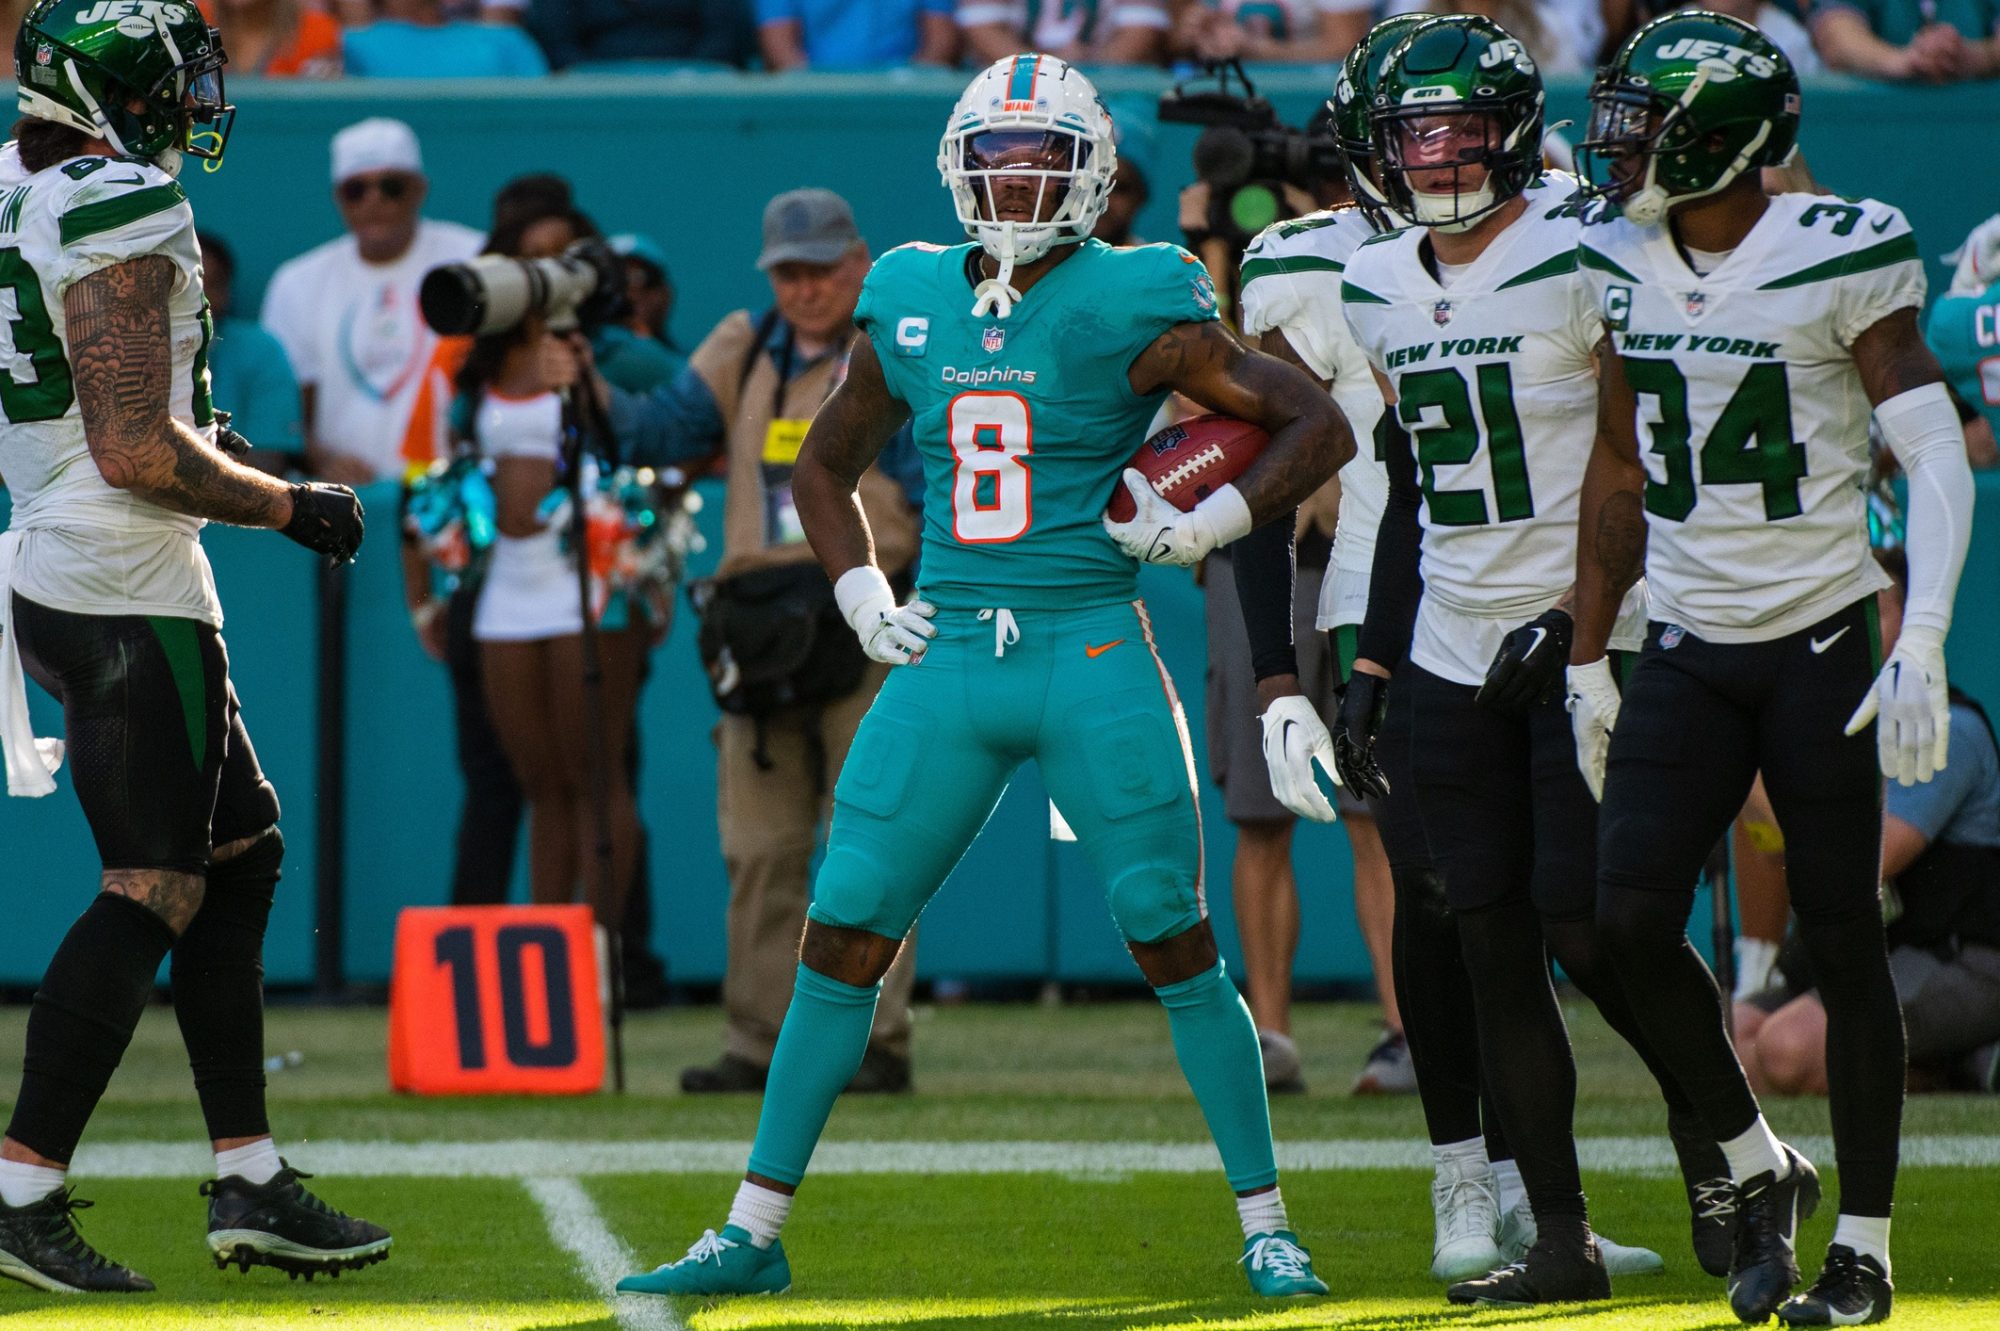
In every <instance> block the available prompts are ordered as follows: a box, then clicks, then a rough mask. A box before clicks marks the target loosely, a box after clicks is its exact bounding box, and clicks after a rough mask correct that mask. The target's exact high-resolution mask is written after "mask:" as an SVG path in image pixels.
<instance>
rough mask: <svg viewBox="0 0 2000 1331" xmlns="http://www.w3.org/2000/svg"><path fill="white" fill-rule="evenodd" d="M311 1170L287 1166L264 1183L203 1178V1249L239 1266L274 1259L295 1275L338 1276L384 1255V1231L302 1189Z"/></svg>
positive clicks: (220, 1261)
mask: <svg viewBox="0 0 2000 1331" xmlns="http://www.w3.org/2000/svg"><path fill="white" fill-rule="evenodd" d="M311 1177H312V1175H310V1174H307V1173H304V1172H302V1171H300V1170H296V1169H293V1168H292V1167H291V1166H290V1165H287V1166H285V1167H284V1168H283V1169H280V1170H279V1171H278V1172H277V1173H276V1174H274V1175H272V1177H271V1181H270V1182H269V1183H262V1184H258V1183H251V1182H250V1181H248V1180H247V1179H244V1178H242V1177H240V1176H238V1175H235V1174H231V1175H230V1176H229V1177H228V1178H218V1179H210V1180H208V1181H207V1182H206V1183H204V1184H202V1185H201V1195H202V1196H204V1197H206V1198H208V1250H209V1251H210V1252H211V1253H213V1254H214V1255H215V1264H216V1266H218V1267H220V1268H221V1269H222V1270H225V1271H226V1270H228V1269H229V1264H230V1263H231V1262H234V1263H236V1265H237V1266H238V1267H239V1268H241V1269H242V1270H244V1271H248V1270H249V1269H250V1268H251V1267H253V1266H274V1267H276V1268H277V1269H278V1270H280V1271H283V1272H284V1273H285V1274H286V1275H288V1276H290V1277H292V1278H293V1279H294V1280H296V1279H298V1277H300V1276H304V1277H305V1278H306V1279H307V1280H311V1279H312V1278H313V1277H314V1276H316V1275H318V1274H320V1273H321V1272H325V1273H326V1274H328V1275H330V1276H336V1277H337V1276H339V1274H340V1273H341V1272H342V1271H355V1270H359V1269H360V1268H362V1267H364V1266H367V1265H369V1264H370V1263H372V1262H379V1261H383V1260H385V1259H386V1258H387V1257H388V1256H389V1242H390V1239H389V1231H388V1230H386V1229H384V1228H382V1227H381V1226H380V1225H374V1224H370V1223H369V1222H368V1221H366V1220H356V1219H355V1218H354V1217H353V1216H350V1215H343V1214H341V1213H340V1212H339V1211H336V1210H334V1209H333V1208H332V1207H331V1206H328V1205H327V1204H326V1203H325V1202H323V1201H321V1200H320V1199H319V1198H317V1197H315V1196H313V1195H312V1194H311V1193H310V1192H307V1191H306V1189H305V1185H304V1184H303V1183H301V1182H300V1181H299V1180H301V1179H308V1178H311Z"/></svg>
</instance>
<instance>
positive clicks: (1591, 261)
mask: <svg viewBox="0 0 2000 1331" xmlns="http://www.w3.org/2000/svg"><path fill="white" fill-rule="evenodd" d="M1576 261H1577V262H1578V263H1580V264H1582V265H1583V266H1584V267H1585V268H1595V269H1597V271H1598V272H1600V273H1609V274H1611V275H1612V276H1613V277H1622V278H1624V279H1625V280H1626V281H1627V282H1636V281H1638V280H1639V279H1638V278H1636V277H1634V276H1632V274H1630V273H1628V272H1626V271H1625V270H1624V269H1623V268H1620V267H1619V266H1618V265H1617V264H1616V263H1613V262H1612V261H1611V260H1610V259H1607V258H1605V257H1604V256H1603V255H1602V254H1599V253H1598V252H1597V251H1596V250H1594V249H1592V248H1590V246H1588V245H1579V246H1577V247H1576Z"/></svg>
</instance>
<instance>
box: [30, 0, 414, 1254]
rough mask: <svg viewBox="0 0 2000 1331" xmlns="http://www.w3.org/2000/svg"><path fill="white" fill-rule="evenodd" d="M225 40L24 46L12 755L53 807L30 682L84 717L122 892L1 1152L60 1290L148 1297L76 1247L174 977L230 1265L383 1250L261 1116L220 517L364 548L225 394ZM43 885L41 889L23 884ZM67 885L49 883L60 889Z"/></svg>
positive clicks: (274, 832)
mask: <svg viewBox="0 0 2000 1331" xmlns="http://www.w3.org/2000/svg"><path fill="white" fill-rule="evenodd" d="M223 62H224V56H223V52H222V45H221V38H220V35H219V34H218V33H217V32H216V31H215V30H214V29H213V28H210V27H209V26H208V24H207V21H206V20H205V19H203V18H202V16H201V13H200V11H199V10H197V9H196V8H194V6H192V5H184V4H179V3H155V0H136V3H128V4H120V5H104V4H91V3H87V0H41V3H39V4H37V5H35V7H34V8H33V9H31V10H30V11H29V12H28V14H27V16H26V18H24V19H23V20H22V24H21V27H20V30H19V36H18V37H17V39H16V44H15V69H16V70H17V71H19V74H20V76H21V87H20V104H21V110H22V111H23V113H24V118H23V119H22V120H21V121H20V122H19V123H18V124H17V125H16V126H15V138H14V141H13V142H11V143H9V144H7V145H6V146H5V147H4V148H0V290H4V292H5V296H6V306H7V310H8V315H9V318H8V322H7V325H6V329H5V336H6V342H7V350H8V353H9V357H10V359H11V361H12V373H11V374H8V375H0V474H4V475H5V476H6V478H7V484H8V486H9V488H10V490H11V491H12V494H13V501H14V504H13V514H12V517H11V519H10V524H9V527H8V530H7V531H6V532H5V534H4V535H0V747H4V749H5V752H6V758H7V764H6V766H7V773H8V786H9V790H10V792H11V793H15V794H22V795H38V794H46V793H48V791H49V790H51V789H53V782H51V781H50V779H49V777H50V772H49V770H48V768H47V767H46V766H44V765H43V764H42V762H41V760H40V752H41V750H40V746H39V745H38V744H37V743H36V742H35V740H34V737H33V735H32V733H31V732H29V733H23V727H24V726H25V724H26V717H27V711H26V701H25V697H24V695H23V688H22V667H23V666H25V667H26V670H27V672H28V673H29V674H31V675H33V676H34V678H35V679H36V680H37V681H38V682H39V683H40V684H41V685H42V686H43V687H44V688H46V689H47V690H48V691H49V692H50V693H51V694H53V695H54V696H55V697H56V699H57V700H58V701H60V702H61V703H62V706H63V728H64V731H65V735H66V737H67V740H68V756H69V759H70V762H71V771H72V779H73V781H74V783H75V785H76V792H77V798H78V800H79V802H80V803H81V804H82V805H83V811H84V815H85V817H86V818H87V819H88V820H89V822H90V829H91V833H92V835H93V836H94V837H95V839H96V842H97V847H98V853H99V855H100V857H101V859H102V863H103V873H102V876H101V878H100V881H99V887H100V889H101V890H100V891H99V892H98V894H97V896H96V898H95V899H94V900H92V901H91V902H90V904H89V906H88V908H87V909H85V910H84V912H83V914H82V915H81V916H79V917H78V919H77V921H76V923H75V924H74V925H73V926H71V928H70V930H69V932H68V934H67V935H66V936H65V937H64V938H63V941H62V943H61V944H60V945H59V946H58V947H57V949H56V952H55V955H54V957H53V958H52V959H51V960H50V962H49V965H48V969H47V971H46V972H45V973H44V975H43V977H42V982H41V984H40V986H39V987H38V988H37V989H36V991H35V1002H34V1007H33V1010H32V1011H31V1012H30V1014H29V1017H28V1023H27V1037H26V1042H25V1043H26V1049H25V1054H24V1057H23V1059H22V1071H21V1086H20V1093H19V1095H18V1096H17V1097H16V1098H15V1101H14V1109H13V1115H12V1118H11V1119H10V1121H9V1122H8V1125H7V1132H6V1137H5V1140H4V1141H0V1275H6V1276H8V1277H11V1278H12V1279H15V1280H19V1281H22V1282H24V1283H26V1284H29V1285H32V1286H35V1287H36V1288H38V1289H44V1290H50V1291H55V1292H68V1293H76V1292H86V1291H89V1292H99V1291H105V1292H109V1291H133V1290H149V1289H152V1288H153V1285H152V1282H151V1281H149V1280H147V1279H146V1278H145V1277H144V1276H142V1275H140V1274H138V1273H137V1272H135V1271H133V1270H131V1269H130V1268H128V1267H125V1266H121V1265H119V1264H117V1263H115V1262H112V1261H109V1260H107V1259H106V1258H105V1257H104V1256H103V1255H101V1254H100V1253H98V1252H97V1251H96V1250H95V1249H94V1248H92V1247H91V1246H90V1245H89V1244H88V1243H87V1242H85V1241H84V1239H83V1237H82V1236H81V1235H80V1234H79V1233H78V1232H77V1229H76V1224H75V1219H74V1211H75V1209H76V1208H77V1207H78V1206H80V1205H84V1204H86V1203H80V1202H78V1201H77V1200H76V1198H75V1196H74V1194H73V1193H72V1192H71V1191H70V1189H69V1188H68V1187H67V1186H66V1179H67V1170H68V1166H69V1161H70V1157H71V1154H72V1153H73V1152H74V1151H75V1149H76V1145H77V1140H78V1138H79V1137H80V1136H81V1135H82V1133H83V1130H84V1125H85V1123H86V1122H87V1121H88V1120H89V1118H90V1115H91V1112H92V1110H93V1109H94V1108H95V1107H96V1105H97V1101H98V1098H99V1097H100V1096H101V1095H103V1093H104V1088H105V1086H106V1084H107V1082H108V1081H109V1080H110V1077H111V1074H112V1072H113V1070H114V1069H116V1067H117V1066H118V1062H119V1059H120V1057H121V1056H122V1055H123V1054H124V1052H125V1046H126V1044H127V1043H128V1042H129V1041H130V1039H131V1037H132V1031H133V1028H134V1027H135V1026H136V1025H137V1023H138V1020H139V1014H140V1012H141V1010H142V1009H143V1008H144V1007H145V1005H146V1002H147V1000H148V999H149V998H150V997H151V996H152V992H153V984H154V977H155V976H156V975H157V974H158V972H159V969H160V965H161V963H162V962H163V961H165V960H167V959H168V958H171V976H172V982H173V1000H174V1009H175V1015H176V1016H177V1017H178V1018H179V1021H180V1028H181V1033H182V1037H183V1039H184V1040H185V1042H186V1044H187V1049H188V1062H189V1064H190V1065H191V1067H192V1068H193V1071H194V1083H195V1092H196V1095H197V1097H198V1098H199V1099H200V1101H201V1108H202V1116H203V1119H204V1120H205V1122H206V1124H207V1128H208V1136H209V1137H210V1139H211V1143H212V1145H213V1146H214V1149H215V1173H216V1177H215V1178H214V1179H212V1180H211V1181H209V1182H207V1183H204V1184H203V1185H202V1188H201V1191H202V1193H203V1195H205V1196H206V1197H207V1198H208V1250H209V1253H210V1255H211V1257H212V1258H213V1260H214V1261H215V1262H216V1263H217V1264H218V1265H222V1264H225V1263H227V1262H237V1263H240V1264H241V1266H242V1267H243V1269H244V1270H246V1271H247V1270H248V1269H249V1268H250V1267H251V1266H253V1265H260V1264H261V1265H270V1266H276V1267H279V1268H281V1269H284V1270H286V1271H289V1272H291V1273H293V1274H299V1273H307V1274H311V1273H315V1272H319V1271H332V1272H335V1273H338V1271H339V1270H340V1269H341V1268H343V1267H354V1266H361V1265H364V1264H366V1263H368V1262H372V1261H379V1260H380V1259H381V1258H383V1257H386V1256H387V1255H388V1249H389V1235H388V1232H387V1231H386V1230H383V1229H382V1228H380V1227H379V1226H376V1225H371V1224H369V1223H368V1222H366V1221H362V1220H355V1219H352V1218H350V1217H348V1216H345V1215H342V1214H340V1213H339V1212H338V1211H335V1210H333V1209H332V1208H330V1207H328V1206H327V1205H326V1204H325V1203H323V1202H321V1201H320V1200H319V1199H318V1198H316V1197H314V1196H313V1195H312V1194H311V1193H309V1192H307V1191H306V1190H305V1188H304V1186H303V1185H302V1184H301V1183H300V1181H299V1180H300V1178H301V1175H299V1174H298V1173H297V1172H295V1171H294V1170H292V1169H291V1168H290V1167H288V1166H287V1165H286V1164H285V1162H284V1161H283V1160H282V1159H280V1158H279V1156H278V1152H277V1147H276V1145H275V1143H274V1141H273V1139H272V1135H271V1129H270V1125H269V1122H268V1120H267V1118H266V1114H265V1104H264V1051H263V971H262V954H263V944H264V928H265V924H266V922H267V920H268V918H269V915H270V911H271V903H272V894H273V891H274V889H275V887H276V884H277V881H278V876H279V865H280V863H281V861H282V858H283V854H284V840H283V838H282V837H281V836H280V835H279V833H278V828H277V819H278V801H277V796H276V794H275V793H274V792H273V791H272V789H271V785H270V783H269V782H268V781H266V780H265V779H264V775H263V772H262V771H261V770H260V769H259V767H258V763H257V755H256V753H255V751H254V750H253V749H252V748H251V746H250V740H249V736H248V734H247V732H246V731H245V730H244V726H243V720H242V716H241V714H240V712H239V709H238V707H237V702H236V695H235V692H234V690H233V689H232V688H231V686H230V682H229V664H228V657H227V654H226V652H225V651H224V648H223V644H222V638H221V634H220V631H219V630H220V628H221V625H222V607H221V605H220V603H219V602H218V601H217V599H216V594H215V583H214V580H213V579H212V578H211V577H210V574H209V567H208V561H207V559H206V558H205V557H204V556H203V554H202V551H201V544H200V532H201V527H202V525H203V523H204V522H227V523H231V524H234V525H236V526H242V527H262V528H267V529H271V530H275V531H280V532H282V533H283V534H284V535H286V536H288V537H290V538H291V539H292V540H294V541H297V542H298V543H299V544H301V545H304V546H306V547H307V548H309V549H311V550H314V551H317V552H319V553H321V554H325V555H329V556H332V557H334V558H336V559H351V558H352V557H353V555H354V552H355V550H356V549H357V548H358V547H359V546H360V544H361V536H362V523H361V506H360V504H359V503H358V502H357V501H356V500H355V497H354V493H353V492H352V491H350V490H348V489H346V488H345V487H342V486H306V485H287V484H285V483H284V482H282V481H279V480H276V479H275V478H273V477H270V476H267V475H265V474H264V473H262V472H259V471H256V470H253V469H251V468H249V467H246V466H244V465H242V464H241V463H240V462H237V461H235V460H234V458H232V457H231V456H230V455H229V454H230V453H231V452H235V451H240V448H241V447H244V446H246V445H245V442H244V441H243V440H242V439H241V438H240V437H236V436H233V435H230V434H229V433H227V431H226V430H225V429H224V428H223V427H222V423H221V422H220V421H219V420H218V414H217V413H216V412H215V411H214V410H213V408H212V406H211V404H210V400H209V377H208V347H209V339H210V337H211V335H212V325H211V323H210V320H209V314H208V306H207V302H206V301H205V300H204V299H203V297H202V283H201V257H200V250H199V248H198V247H197V245H196V242H195V231H194V215H193V213H192V211H191V210H190V209H189V207H188V203H187V199H186V197H185V196H184V195H183V194H182V193H181V189H180V186H179V185H177V184H176V183H175V182H174V173H175V171H176V170H177V169H178V167H179V164H180V161H181V159H182V158H183V157H184V156H196V157H204V158H210V159H220V157H221V155H222V150H223V147H224V144H225V142H226V139H227V136H228V130H229V125H230V120H231V114H232V112H231V108H230V107H229V106H228V105H227V103H226V102H225V101H224V100H223V96H222V80H221V68H222V64H223ZM22 886H24V887H26V886H28V885H26V884H23V885H22ZM40 886H41V888H42V889H43V890H48V889H50V888H52V887H53V885H47V884H44V885H40Z"/></svg>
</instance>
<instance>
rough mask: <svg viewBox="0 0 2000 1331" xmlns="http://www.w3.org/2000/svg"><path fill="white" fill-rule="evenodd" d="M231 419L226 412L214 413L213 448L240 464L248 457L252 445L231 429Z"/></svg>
mask: <svg viewBox="0 0 2000 1331" xmlns="http://www.w3.org/2000/svg"><path fill="white" fill-rule="evenodd" d="M231 419H233V418H232V417H231V416H230V414H229V413H228V412H226V411H218V412H216V413H215V446H216V447H217V448H218V449H220V450H222V452H224V453H226V454H228V455H229V456H230V457H233V458H235V459H236V460H237V461H238V462H241V461H243V460H244V459H245V458H247V457H249V456H250V450H251V448H252V447H253V445H252V444H251V442H250V441H249V440H248V439H245V438H244V437H243V436H242V435H240V434H238V433H236V431H235V430H234V429H233V428H231V426H230V421H231Z"/></svg>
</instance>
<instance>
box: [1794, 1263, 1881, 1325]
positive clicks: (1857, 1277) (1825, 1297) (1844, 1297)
mask: <svg viewBox="0 0 2000 1331" xmlns="http://www.w3.org/2000/svg"><path fill="white" fill-rule="evenodd" d="M1895 1299H1896V1287H1895V1286H1894V1285H1892V1284H1890V1283H1889V1277H1888V1274H1887V1273H1886V1272H1884V1271H1883V1270H1882V1263H1880V1262H1878V1261H1876V1260H1875V1259H1874V1258H1873V1257H1870V1256H1868V1255H1866V1254H1865V1253H1858V1252H1856V1251H1854V1249H1852V1248H1850V1247H1848V1246H1847V1245H1846V1244H1844V1243H1836V1244H1834V1245H1833V1246H1832V1247H1830V1248H1828V1249H1827V1250H1826V1265H1825V1266H1824V1267H1822V1268H1821V1269H1820V1273H1819V1279H1818V1280H1815V1281H1813V1283H1812V1288H1811V1289H1808V1290H1807V1291H1806V1292H1805V1293H1803V1294H1794V1295H1793V1296H1792V1297H1791V1298H1789V1299H1787V1300H1786V1301H1785V1306H1784V1307H1782V1308H1780V1309H1778V1320H1779V1321H1780V1322H1783V1323H1784V1324H1785V1325H1786V1326H1865V1325H1867V1324H1868V1323H1870V1322H1886V1321H1888V1320H1889V1307H1890V1305H1891V1304H1892V1303H1894V1302H1895Z"/></svg>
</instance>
